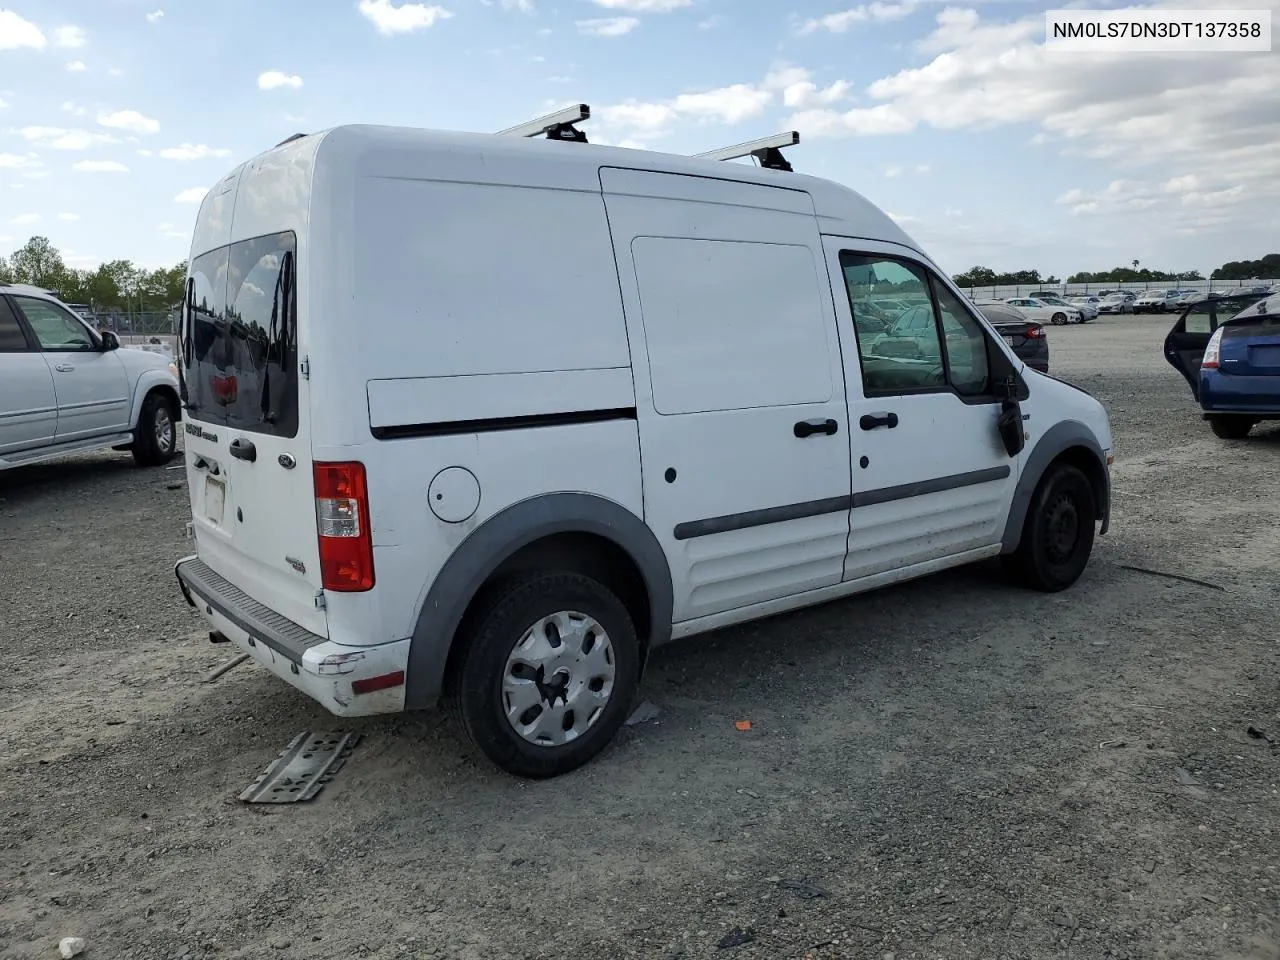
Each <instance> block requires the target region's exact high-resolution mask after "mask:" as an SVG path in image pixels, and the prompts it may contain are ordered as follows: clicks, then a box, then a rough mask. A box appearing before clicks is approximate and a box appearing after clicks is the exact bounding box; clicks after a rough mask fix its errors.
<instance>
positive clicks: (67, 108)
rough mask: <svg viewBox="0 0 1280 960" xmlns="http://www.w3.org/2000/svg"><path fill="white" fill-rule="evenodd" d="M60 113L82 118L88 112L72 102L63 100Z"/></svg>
mask: <svg viewBox="0 0 1280 960" xmlns="http://www.w3.org/2000/svg"><path fill="white" fill-rule="evenodd" d="M62 112H63V113H69V114H71V115H72V116H73V117H83V116H84V115H85V114H86V113H88V112H89V111H88V110H86V109H85V108H84V107H82V106H80V105H79V104H77V103H76V102H74V101H72V100H64V101H63V102H62Z"/></svg>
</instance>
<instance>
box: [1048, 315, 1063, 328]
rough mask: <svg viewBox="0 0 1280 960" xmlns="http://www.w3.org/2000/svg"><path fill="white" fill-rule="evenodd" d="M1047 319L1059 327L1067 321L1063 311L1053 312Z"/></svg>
mask: <svg viewBox="0 0 1280 960" xmlns="http://www.w3.org/2000/svg"><path fill="white" fill-rule="evenodd" d="M1049 319H1050V321H1051V322H1052V323H1053V324H1054V325H1055V326H1058V327H1061V326H1063V325H1064V324H1065V323H1066V322H1067V315H1066V314H1065V313H1055V314H1054V315H1053V316H1052V317H1050V318H1049Z"/></svg>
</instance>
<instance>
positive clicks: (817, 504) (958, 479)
mask: <svg viewBox="0 0 1280 960" xmlns="http://www.w3.org/2000/svg"><path fill="white" fill-rule="evenodd" d="M1011 473H1012V470H1011V469H1010V467H1009V465H1008V464H1002V465H1001V466H998V467H989V468H988V469H986V470H971V471H969V472H968V473H953V474H951V475H950V476H947V477H934V478H932V479H929V480H920V481H918V482H917V483H904V484H901V485H899V486H896V487H881V488H880V489H879V490H867V491H864V492H863V493H855V494H854V495H853V496H852V497H828V498H827V499H825V500H806V501H804V502H803V503H789V504H786V505H785V506H781V507H765V508H764V509H763V510H748V511H746V512H744V513H729V514H725V515H724V516H721V517H710V518H708V519H706V520H688V521H686V522H684V523H679V524H676V528H675V530H674V531H672V536H674V537H675V538H676V539H677V540H691V539H693V538H694V537H706V536H710V535H711V534H714V533H728V532H729V531H731V530H745V529H747V528H748V527H762V526H764V525H765V524H769V523H785V522H786V521H788V520H800V519H802V518H804V517H817V516H820V515H822V514H825V513H839V512H840V511H841V510H848V509H850V508H851V507H852V508H853V509H855V510H856V509H857V508H858V507H873V506H875V505H877V504H880V503H892V502H893V501H894V500H906V499H908V498H910V497H922V496H924V495H925V494H928V493H942V492H943V491H945V490H956V489H959V488H960V487H972V486H976V485H977V484H979V483H990V482H991V481H993V480H1003V479H1005V478H1006V477H1008V476H1009V475H1010V474H1011Z"/></svg>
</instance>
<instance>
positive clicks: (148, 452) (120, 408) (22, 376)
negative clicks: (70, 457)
mask: <svg viewBox="0 0 1280 960" xmlns="http://www.w3.org/2000/svg"><path fill="white" fill-rule="evenodd" d="M179 418H180V409H179V404H178V379H177V376H176V366H175V365H174V364H172V363H170V362H169V360H168V358H166V357H163V356H158V355H157V354H154V353H149V352H147V351H145V350H130V349H125V348H121V346H120V341H119V339H118V338H117V337H116V335H115V334H114V333H111V332H109V331H107V332H103V333H99V332H98V331H96V330H94V329H93V328H92V327H90V326H89V325H88V324H87V323H85V321H84V319H83V318H82V317H80V316H78V315H76V314H75V313H74V312H73V311H72V310H71V309H69V308H68V307H67V306H66V304H64V303H62V302H61V301H60V300H58V299H57V298H56V297H53V296H51V295H50V294H49V293H48V292H47V291H44V290H41V289H40V288H38V287H30V286H25V285H21V284H13V285H3V284H0V470H3V469H5V468H8V467H16V466H21V465H24V464H29V463H35V462H37V461H40V460H48V459H50V458H52V457H58V456H62V455H64V454H68V453H83V452H84V451H87V450H95V449H98V448H101V447H113V448H115V449H117V450H125V449H128V450H132V451H133V456H134V459H135V460H137V462H138V463H139V464H140V465H143V466H158V465H160V464H162V463H167V462H168V461H169V460H171V459H172V458H173V455H174V453H175V452H176V450H177V428H176V424H177V422H178V420H179Z"/></svg>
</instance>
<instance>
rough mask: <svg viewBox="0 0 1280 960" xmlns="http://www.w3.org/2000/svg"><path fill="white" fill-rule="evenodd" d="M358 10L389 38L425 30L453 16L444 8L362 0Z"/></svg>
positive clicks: (382, 0)
mask: <svg viewBox="0 0 1280 960" xmlns="http://www.w3.org/2000/svg"><path fill="white" fill-rule="evenodd" d="M358 9H359V11H360V13H361V15H362V16H364V18H365V19H366V20H368V21H369V22H370V23H372V24H373V25H374V26H375V27H376V28H377V30H378V32H379V33H381V34H382V35H383V36H387V37H390V36H394V35H395V34H397V33H412V32H413V31H414V30H425V29H427V28H428V27H433V26H435V25H436V24H437V23H438V22H439V21H441V20H448V19H449V18H450V17H452V16H453V14H452V13H450V12H449V11H448V10H446V9H445V8H444V7H437V6H428V5H427V4H425V3H401V4H395V3H392V2H391V0H360V5H359V7H358Z"/></svg>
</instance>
